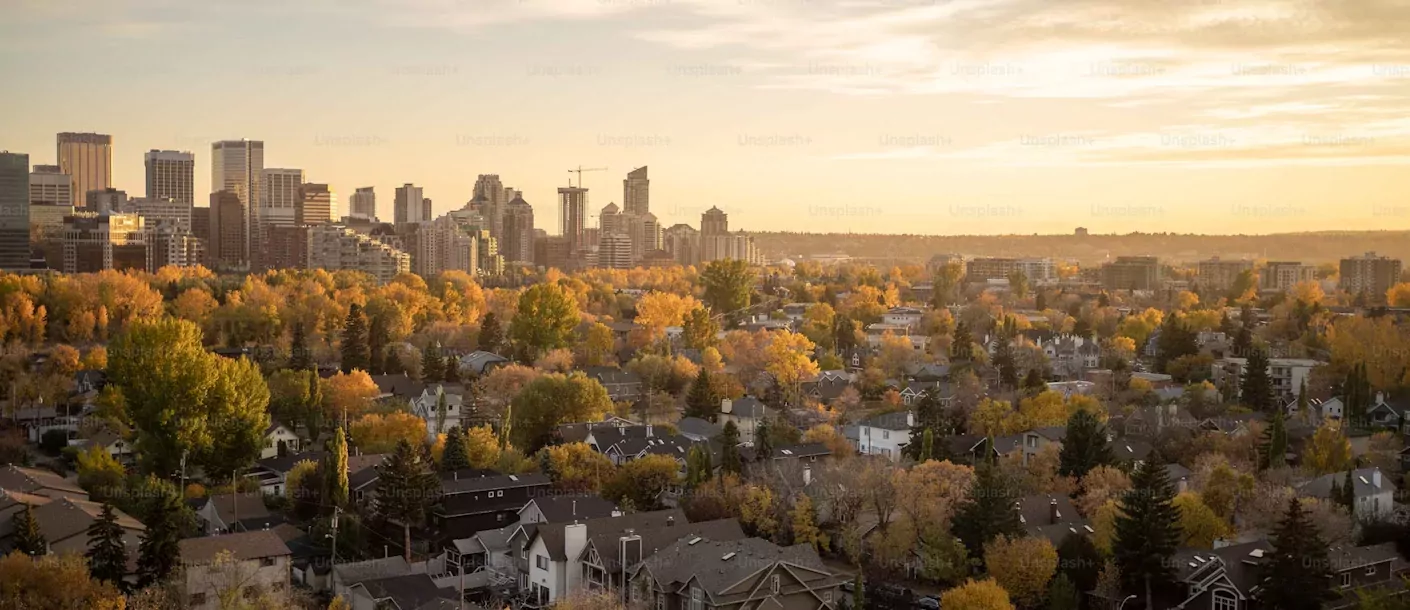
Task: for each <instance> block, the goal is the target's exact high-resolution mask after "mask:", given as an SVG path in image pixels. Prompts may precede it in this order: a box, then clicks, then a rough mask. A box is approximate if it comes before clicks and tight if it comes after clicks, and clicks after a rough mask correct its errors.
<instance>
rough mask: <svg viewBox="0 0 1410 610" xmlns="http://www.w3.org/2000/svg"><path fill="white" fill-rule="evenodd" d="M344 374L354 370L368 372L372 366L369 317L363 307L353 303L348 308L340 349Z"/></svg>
mask: <svg viewBox="0 0 1410 610" xmlns="http://www.w3.org/2000/svg"><path fill="white" fill-rule="evenodd" d="M339 349H341V351H342V356H343V361H342V369H343V372H344V373H351V372H353V370H363V371H365V370H367V369H368V367H370V366H371V364H372V348H371V346H370V344H369V342H368V340H367V316H366V315H364V314H363V313H362V306H361V305H358V304H357V303H353V304H352V305H351V306H349V307H348V317H347V318H346V319H345V320H344V321H343V334H342V340H341V345H340V348H339Z"/></svg>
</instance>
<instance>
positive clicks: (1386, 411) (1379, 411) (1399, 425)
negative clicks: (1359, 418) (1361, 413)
mask: <svg viewBox="0 0 1410 610" xmlns="http://www.w3.org/2000/svg"><path fill="white" fill-rule="evenodd" d="M1373 405H1374V406H1372V407H1371V408H1369V409H1367V410H1366V417H1367V419H1368V420H1370V422H1371V425H1373V426H1379V427H1383V428H1394V429H1396V430H1398V431H1400V432H1401V433H1404V432H1405V429H1406V427H1407V426H1406V419H1407V418H1410V397H1403V396H1402V397H1400V398H1387V397H1386V395H1385V392H1376V401H1375V403H1373Z"/></svg>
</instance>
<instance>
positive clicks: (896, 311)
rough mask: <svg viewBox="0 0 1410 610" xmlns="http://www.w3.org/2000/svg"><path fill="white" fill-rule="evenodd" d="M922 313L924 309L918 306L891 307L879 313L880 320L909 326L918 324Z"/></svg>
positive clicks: (885, 322)
mask: <svg viewBox="0 0 1410 610" xmlns="http://www.w3.org/2000/svg"><path fill="white" fill-rule="evenodd" d="M924 315H925V310H923V309H920V308H918V307H892V308H891V309H890V310H888V311H887V312H886V313H884V314H881V322H882V323H883V324H894V325H896V326H905V327H907V328H910V327H914V326H915V325H917V324H920V318H921V316H924Z"/></svg>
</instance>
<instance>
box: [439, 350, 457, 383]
mask: <svg viewBox="0 0 1410 610" xmlns="http://www.w3.org/2000/svg"><path fill="white" fill-rule="evenodd" d="M441 378H442V379H444V380H445V382H446V383H460V359H458V358H456V357H455V355H454V354H446V360H445V363H444V364H442V365H441Z"/></svg>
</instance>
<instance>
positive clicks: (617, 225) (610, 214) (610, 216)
mask: <svg viewBox="0 0 1410 610" xmlns="http://www.w3.org/2000/svg"><path fill="white" fill-rule="evenodd" d="M597 228H598V229H600V230H601V234H602V235H606V234H608V233H626V232H627V227H626V219H625V218H624V217H623V216H622V209H621V208H619V207H617V204H616V203H608V204H607V205H604V206H602V211H600V212H598V213H597Z"/></svg>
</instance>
